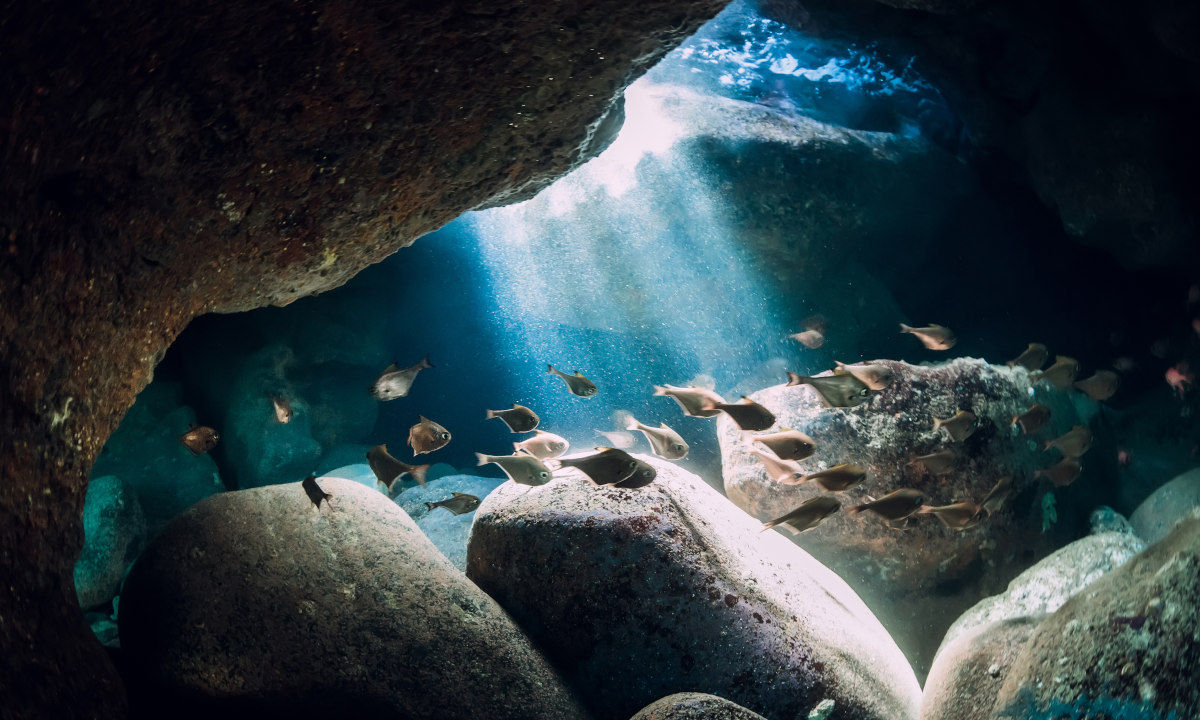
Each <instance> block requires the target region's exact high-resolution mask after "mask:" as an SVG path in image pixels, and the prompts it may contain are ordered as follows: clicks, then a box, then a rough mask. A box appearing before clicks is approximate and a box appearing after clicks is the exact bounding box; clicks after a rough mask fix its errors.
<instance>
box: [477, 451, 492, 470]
mask: <svg viewBox="0 0 1200 720" xmlns="http://www.w3.org/2000/svg"><path fill="white" fill-rule="evenodd" d="M490 462H491V460H489V459H488V456H487V455H484V454H483V453H475V466H476V467H482V466H484V465H487V464H488V463H490Z"/></svg>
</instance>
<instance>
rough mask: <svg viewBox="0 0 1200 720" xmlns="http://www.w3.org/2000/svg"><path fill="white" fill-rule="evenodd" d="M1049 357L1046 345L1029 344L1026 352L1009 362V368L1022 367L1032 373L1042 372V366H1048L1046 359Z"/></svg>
mask: <svg viewBox="0 0 1200 720" xmlns="http://www.w3.org/2000/svg"><path fill="white" fill-rule="evenodd" d="M1048 355H1049V352H1048V351H1047V350H1046V346H1045V345H1043V344H1041V343H1029V347H1027V348H1025V352H1023V353H1021V354H1020V355H1018V356H1016V357H1015V358H1013V359H1012V360H1009V361H1008V366H1009V367H1016V366H1018V365H1020V366H1021V367H1023V368H1025V369H1026V370H1029V371H1030V372H1033V371H1034V370H1041V369H1042V366H1043V365H1045V364H1046V357H1047V356H1048Z"/></svg>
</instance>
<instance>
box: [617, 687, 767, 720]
mask: <svg viewBox="0 0 1200 720" xmlns="http://www.w3.org/2000/svg"><path fill="white" fill-rule="evenodd" d="M629 720H766V719H765V718H764V717H763V716H762V715H759V714H758V713H756V712H750V711H749V710H747V709H746V708H744V707H742V706H741V705H738V704H737V703H731V702H729V701H728V700H725V699H724V698H719V697H716V696H715V695H705V694H704V693H697V692H687V693H676V694H674V695H668V696H667V697H665V698H663V699H661V700H655V701H654V702H652V703H650V704H649V705H647V706H646V707H644V708H642V709H641V710H639V711H638V713H637V714H636V715H634V716H633V717H632V718H630V719H629Z"/></svg>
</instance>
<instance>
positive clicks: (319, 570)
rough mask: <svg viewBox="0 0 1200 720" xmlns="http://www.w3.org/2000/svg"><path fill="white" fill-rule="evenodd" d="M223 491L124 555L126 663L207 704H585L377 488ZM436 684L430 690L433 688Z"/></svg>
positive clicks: (551, 709) (466, 710)
mask: <svg viewBox="0 0 1200 720" xmlns="http://www.w3.org/2000/svg"><path fill="white" fill-rule="evenodd" d="M321 487H322V489H323V490H324V491H325V492H327V493H329V494H331V495H332V498H331V499H330V500H329V501H328V504H322V506H321V508H320V509H317V508H316V507H315V506H314V505H313V503H312V502H311V501H310V500H309V498H308V496H307V495H306V494H305V492H304V490H303V489H302V488H301V486H300V484H299V483H293V484H287V485H274V486H270V487H265V488H258V489H254V490H245V491H238V492H231V493H225V494H223V495H220V496H217V497H214V498H210V499H208V500H206V501H204V502H202V503H200V504H198V505H196V506H195V507H193V508H192V509H190V510H188V511H187V512H185V513H184V514H182V515H180V516H179V517H178V518H176V519H175V520H173V521H172V522H171V523H170V524H169V525H168V526H167V527H166V528H164V530H163V531H162V532H161V533H160V534H159V536H158V537H157V538H156V539H155V540H154V541H153V542H152V543H151V544H150V546H149V547H148V548H147V549H146V552H145V553H144V554H143V555H142V557H141V558H140V559H139V560H138V562H137V563H136V564H135V566H134V568H133V570H132V571H131V572H130V574H129V578H128V581H127V582H126V585H125V592H124V594H123V595H122V599H121V612H120V621H119V622H120V630H121V646H122V648H123V649H124V651H125V653H126V655H127V657H128V662H129V663H130V667H131V668H132V672H133V673H134V676H135V677H138V678H142V679H144V680H146V681H147V682H148V684H149V685H150V686H151V687H154V688H156V689H158V690H159V691H161V692H164V693H165V694H166V695H167V696H168V697H169V696H170V695H171V694H172V693H178V694H179V695H180V696H190V697H194V698H197V699H198V700H199V701H200V702H201V703H202V704H205V705H207V706H209V710H210V711H211V712H216V713H218V714H220V713H222V712H228V711H237V710H244V709H246V708H251V707H259V708H265V709H266V710H267V711H268V712H269V713H271V714H273V715H278V716H282V715H285V714H289V715H290V714H291V713H293V712H295V713H299V714H300V716H301V717H305V718H316V717H324V716H328V713H330V712H336V714H338V715H339V716H341V715H351V716H365V715H366V714H394V715H396V716H402V717H406V718H414V719H415V718H446V717H473V716H475V715H476V714H477V712H478V708H480V707H486V708H487V709H488V715H489V717H493V718H512V719H513V720H516V719H517V718H546V719H547V720H549V719H550V718H583V717H584V714H583V713H582V711H581V710H580V709H579V707H578V706H577V705H576V704H575V702H574V700H573V699H572V697H571V695H570V693H569V692H568V691H567V690H566V689H565V688H564V687H563V686H562V685H561V684H560V683H559V682H558V681H557V679H556V677H555V674H554V671H553V670H552V669H551V668H550V667H549V665H548V664H547V663H546V661H545V660H544V659H543V658H542V656H541V655H540V654H539V653H538V652H537V651H536V650H535V649H534V648H533V647H532V646H531V645H530V644H529V641H528V640H527V638H526V637H525V636H524V634H522V632H521V631H520V629H518V628H517V627H516V625H514V624H513V622H512V621H511V620H510V619H509V617H508V616H507V615H506V614H505V613H504V611H503V610H501V609H500V607H499V606H498V605H496V603H495V602H493V601H492V600H491V599H490V598H488V597H487V596H486V595H484V594H483V593H482V592H481V591H480V590H479V588H477V587H475V586H474V585H472V584H471V583H470V582H468V581H467V580H466V579H465V578H464V577H463V576H462V574H461V573H460V572H459V571H458V570H456V569H455V568H454V567H453V566H452V565H450V563H449V562H447V561H446V559H445V558H444V557H442V556H441V554H440V553H438V551H437V549H436V548H434V547H433V545H432V544H430V543H429V541H428V540H426V539H425V537H424V536H423V535H422V534H421V533H420V531H419V530H417V528H416V526H415V525H413V523H412V521H411V520H409V518H408V516H407V515H405V514H404V513H403V512H402V511H401V510H400V509H399V508H397V507H396V506H395V505H394V504H393V503H391V502H389V501H388V500H387V498H385V497H384V496H383V495H381V494H380V493H378V492H375V491H372V490H369V489H367V488H364V487H362V486H361V485H359V484H357V483H355V482H353V481H349V480H343V479H337V478H326V479H324V480H323V481H322V485H321ZM434 688H436V689H437V691H436V692H431V689H434Z"/></svg>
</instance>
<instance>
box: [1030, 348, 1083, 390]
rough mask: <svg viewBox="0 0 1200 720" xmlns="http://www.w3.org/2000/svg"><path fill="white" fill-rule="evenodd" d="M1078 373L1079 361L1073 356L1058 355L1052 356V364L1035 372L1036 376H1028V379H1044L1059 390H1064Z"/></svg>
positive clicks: (1036, 380)
mask: <svg viewBox="0 0 1200 720" xmlns="http://www.w3.org/2000/svg"><path fill="white" fill-rule="evenodd" d="M1078 374H1079V361H1078V360H1076V359H1075V358H1070V357H1067V356H1065V355H1059V356H1057V357H1055V358H1054V364H1053V365H1051V366H1050V367H1048V368H1046V369H1045V370H1044V371H1042V372H1039V373H1037V377H1036V378H1034V377H1030V379H1031V380H1033V381H1034V382H1041V381H1042V380H1045V381H1046V382H1048V383H1050V384H1051V385H1053V386H1054V387H1056V388H1059V389H1060V390H1066V389H1067V388H1069V387H1071V383H1073V382H1075V376H1076V375H1078Z"/></svg>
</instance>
